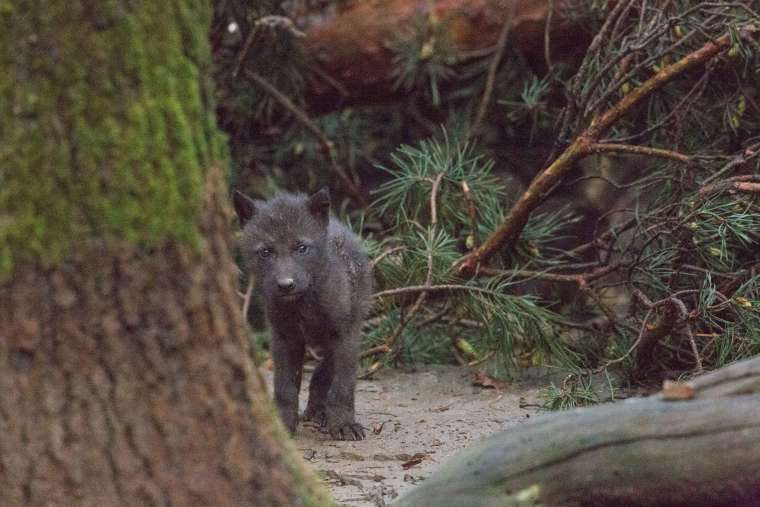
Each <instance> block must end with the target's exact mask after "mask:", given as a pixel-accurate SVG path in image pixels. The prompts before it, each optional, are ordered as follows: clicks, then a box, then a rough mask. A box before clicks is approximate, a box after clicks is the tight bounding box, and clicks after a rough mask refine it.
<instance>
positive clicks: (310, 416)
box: [301, 407, 327, 426]
mask: <svg viewBox="0 0 760 507" xmlns="http://www.w3.org/2000/svg"><path fill="white" fill-rule="evenodd" d="M301 420H302V421H309V422H313V423H314V424H316V425H318V426H325V425H326V424H327V413H326V412H325V409H324V407H322V408H312V407H306V410H304V412H303V414H302V415H301Z"/></svg>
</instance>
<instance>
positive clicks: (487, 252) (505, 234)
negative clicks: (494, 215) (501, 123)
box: [455, 25, 758, 276]
mask: <svg viewBox="0 0 760 507" xmlns="http://www.w3.org/2000/svg"><path fill="white" fill-rule="evenodd" d="M757 31H758V28H757V27H755V26H754V25H753V26H749V27H745V28H744V29H743V30H742V32H743V35H744V36H750V35H754V34H755V33H756V32H757ZM730 45H731V38H730V36H729V34H725V35H723V36H721V37H719V38H718V39H716V40H714V41H710V42H707V43H706V44H705V45H703V46H702V47H701V48H699V49H698V50H696V51H694V52H692V53H690V54H688V55H686V56H685V57H683V58H682V59H681V60H679V61H678V62H676V63H674V64H672V65H669V66H667V67H664V68H663V69H661V70H660V71H659V72H657V73H656V74H655V75H654V76H652V77H651V78H649V79H648V80H647V81H645V82H644V83H643V84H641V85H640V86H639V87H637V88H634V89H633V90H632V91H631V92H630V93H628V94H626V95H625V96H624V97H623V98H622V99H621V100H620V101H619V102H617V103H616V104H615V105H614V106H612V107H611V108H610V109H608V110H606V111H604V112H603V113H601V114H597V115H595V116H594V117H593V118H592V120H591V124H590V125H589V126H588V127H587V128H586V130H585V131H584V132H583V133H581V134H580V135H579V136H578V137H577V138H576V139H575V140H574V141H573V142H572V143H571V144H570V146H569V147H568V148H567V149H566V150H565V151H564V152H563V153H562V154H561V155H560V156H559V157H558V158H557V159H556V160H555V161H554V162H553V163H552V164H551V165H550V166H549V167H547V168H546V169H545V170H544V171H543V172H541V173H540V174H539V175H538V176H537V177H536V178H535V179H534V180H533V181H532V182H531V184H530V186H529V187H528V188H527V189H526V190H525V192H524V193H523V194H522V196H521V197H520V199H519V200H518V201H517V203H516V204H515V205H514V206H513V207H512V210H511V211H510V212H509V214H508V215H507V217H506V218H505V219H504V221H503V223H502V225H501V226H500V227H499V228H497V229H496V230H495V231H494V232H493V233H492V234H491V236H490V237H489V238H488V239H487V240H486V241H485V243H483V245H481V246H480V247H478V248H477V249H475V250H474V251H473V252H471V253H470V254H468V255H466V256H464V257H462V258H461V259H460V260H458V261H457V262H456V263H455V269H456V270H457V272H458V273H459V274H460V275H465V276H466V275H472V274H473V273H475V272H476V271H477V268H478V266H479V265H480V264H481V263H484V262H486V261H487V260H489V259H490V258H491V257H492V256H493V255H494V254H495V253H496V252H499V251H501V250H502V249H503V248H504V247H505V246H506V245H508V244H510V243H513V242H515V241H516V240H517V239H518V238H519V236H520V234H521V233H522V230H523V229H524V227H525V225H526V223H527V222H528V218H529V217H530V214H531V213H532V212H533V211H534V210H535V209H536V207H537V206H538V205H539V204H540V203H541V201H542V200H543V198H544V197H545V195H546V194H547V192H549V191H550V190H552V189H553V188H554V187H555V185H556V184H558V183H559V182H560V181H561V180H562V178H563V177H564V176H565V175H566V174H567V173H568V172H569V171H570V170H571V169H572V167H573V165H574V163H575V162H576V161H577V160H578V159H580V158H581V157H583V156H585V155H587V154H588V153H589V152H590V150H591V147H592V146H593V145H595V144H596V143H598V141H599V139H600V138H601V136H602V135H604V134H605V133H606V132H607V130H609V129H610V127H612V125H614V124H615V123H616V122H617V121H618V120H619V119H620V118H621V117H622V116H623V115H624V114H626V113H627V112H628V111H630V110H631V108H633V107H634V106H636V105H637V104H639V103H640V102H641V101H642V100H643V99H645V98H646V97H648V96H649V95H650V94H652V93H653V92H655V91H656V90H658V89H659V88H661V87H662V86H664V85H665V84H667V83H668V82H670V81H671V80H673V79H675V78H676V77H678V76H680V75H682V74H683V73H684V72H686V71H687V70H690V69H692V68H694V67H696V66H699V65H702V64H704V63H705V62H707V61H709V60H711V59H713V58H715V57H716V56H717V55H719V54H721V53H723V52H724V51H726V50H727V49H728V48H729V47H730Z"/></svg>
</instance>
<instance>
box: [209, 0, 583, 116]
mask: <svg viewBox="0 0 760 507" xmlns="http://www.w3.org/2000/svg"><path fill="white" fill-rule="evenodd" d="M572 10H573V7H572V5H570V3H569V2H566V1H560V0H557V1H556V2H551V1H548V0H542V1H533V0H506V1H505V0H485V1H483V0H446V1H436V2H420V1H417V0H381V1H377V2H355V1H352V2H344V3H341V4H340V5H338V6H331V7H330V8H325V6H324V4H322V3H309V2H296V3H294V4H292V5H289V6H288V7H286V8H285V11H284V12H283V14H285V15H287V17H288V18H289V19H290V20H292V23H290V22H284V21H283V20H281V19H280V20H278V19H270V18H273V17H265V18H261V19H260V20H259V21H258V22H257V23H255V24H254V25H252V26H250V27H249V26H248V25H247V23H245V22H244V21H243V20H242V18H241V17H240V15H239V14H236V11H235V10H234V9H231V8H230V9H228V11H229V12H228V13H226V15H225V16H224V17H223V21H224V22H223V23H221V24H220V25H219V28H218V29H217V30H216V32H215V34H216V35H215V34H214V33H212V41H213V40H214V39H215V38H216V39H218V38H219V37H220V35H219V34H220V33H221V32H222V31H224V30H226V27H227V23H228V22H229V21H231V20H232V19H233V18H234V19H235V20H236V21H238V22H240V23H241V29H242V34H243V40H242V41H241V42H240V47H239V48H237V50H238V51H239V53H238V57H241V56H242V57H245V56H250V55H253V54H254V53H257V52H258V53H261V48H262V47H267V46H269V45H271V44H274V43H275V42H274V41H275V40H276V39H279V40H278V41H277V42H276V43H277V44H282V43H283V40H284V39H285V38H283V34H282V31H283V30H285V31H288V30H289V31H293V33H294V34H296V35H297V37H296V38H297V39H298V42H297V43H296V44H295V45H294V46H293V48H292V49H291V50H290V51H288V52H287V53H289V54H290V56H291V57H294V58H297V59H298V60H299V61H301V62H305V63H306V67H307V68H308V71H309V74H310V79H309V80H308V85H307V87H306V89H305V90H303V92H304V93H305V98H306V104H307V107H308V110H309V111H311V112H312V113H325V112H329V111H331V110H334V109H336V108H340V107H343V106H346V105H350V104H366V103H368V102H370V103H376V102H377V101H378V100H384V99H391V98H397V97H398V96H399V95H401V94H404V93H406V92H408V90H404V89H403V87H399V86H398V73H399V67H400V65H399V64H400V59H403V58H404V57H403V54H405V53H408V52H409V51H411V55H412V57H413V56H414V54H416V55H417V57H418V58H419V60H420V61H422V62H424V61H425V60H431V59H439V60H440V63H441V64H443V65H445V66H447V67H451V68H452V69H455V68H457V67H458V66H459V64H462V63H466V62H468V61H472V60H473V59H477V58H483V57H490V55H491V54H494V53H495V52H496V51H497V45H501V46H504V45H505V44H506V46H507V47H512V48H514V49H516V50H517V51H519V52H520V53H521V54H523V55H524V56H525V59H526V60H527V61H528V62H529V63H530V64H531V66H533V67H534V68H535V69H536V70H538V71H540V72H545V71H546V66H547V58H546V57H547V55H548V57H549V59H550V60H548V61H549V62H554V63H558V62H564V63H568V64H569V65H570V66H571V67H576V66H577V65H578V64H579V63H580V61H581V59H582V58H583V55H584V53H585V50H586V48H587V47H588V44H589V42H590V40H591V34H590V33H589V32H588V31H586V30H585V29H584V28H583V27H582V26H580V25H579V23H578V22H577V19H576V20H572V19H568V18H574V17H577V13H575V14H573V13H572ZM275 18H279V16H276V17H275ZM547 22H548V24H549V27H548V28H549V29H548V30H547ZM243 25H245V26H243ZM505 31H506V32H508V34H509V41H506V40H504V41H503V42H500V40H499V39H500V34H502V33H503V32H505ZM265 33H266V34H265ZM547 41H548V42H549V47H550V51H546V50H545V49H544V46H545V43H546V42H547ZM502 49H503V47H502ZM295 53H300V54H299V55H298V56H297V57H296V56H295ZM281 56H282V55H281ZM242 57H241V58H240V60H242V59H243V58H242ZM249 63H252V68H253V69H256V70H258V71H259V72H262V69H259V68H258V67H257V65H256V62H249ZM259 63H260V62H259ZM421 66H424V63H422V64H421ZM275 70H276V69H275ZM304 70H306V69H304ZM271 72H274V71H273V70H271V69H267V71H266V73H267V74H271Z"/></svg>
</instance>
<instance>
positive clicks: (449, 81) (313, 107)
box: [211, 0, 760, 407]
mask: <svg viewBox="0 0 760 507" xmlns="http://www.w3.org/2000/svg"><path fill="white" fill-rule="evenodd" d="M756 7H757V6H756V5H755V6H753V5H752V4H751V3H738V2H733V3H721V4H716V3H711V2H695V1H668V2H643V3H642V2H630V1H621V2H606V1H605V2H599V1H595V0H588V1H567V2H564V1H563V2H559V1H557V2H552V1H546V2H506V3H504V4H502V3H500V2H498V1H495V0H494V1H486V2H472V1H468V0H459V1H452V2H435V3H429V4H424V5H423V4H417V3H414V2H408V1H401V0H397V1H391V2H384V3H378V4H374V3H368V2H342V1H333V2H329V1H315V2H259V3H257V4H256V5H255V6H251V5H250V4H249V3H248V2H238V1H234V0H229V1H220V2H216V9H215V14H214V24H213V28H212V32H211V43H212V51H213V59H214V65H215V70H214V76H215V80H216V87H217V97H218V106H217V117H218V120H219V123H220V125H221V126H222V128H223V129H224V130H225V131H226V133H227V134H228V136H229V139H230V142H231V147H232V157H233V160H232V166H233V170H232V186H233V187H234V188H236V189H240V190H243V191H245V192H247V193H248V194H250V195H252V196H254V197H258V198H266V197H269V196H271V195H273V194H274V193H276V192H278V191H280V190H290V191H304V192H310V191H314V190H317V189H318V188H320V187H321V186H324V185H328V186H329V187H330V189H331V191H332V195H333V201H334V202H333V205H334V209H335V210H337V212H338V214H340V215H341V216H342V217H343V218H344V219H345V220H346V221H348V222H349V223H351V225H352V226H353V227H354V229H355V230H357V231H359V232H361V234H362V235H363V237H364V238H365V239H366V245H367V247H368V249H369V251H370V253H371V257H372V259H373V260H372V262H373V265H374V269H375V275H376V284H377V287H376V289H377V294H376V297H375V300H376V301H375V302H376V304H375V306H374V310H373V313H372V317H371V318H370V320H369V322H368V323H367V325H366V326H365V334H364V346H363V348H364V352H363V359H364V367H365V375H371V374H372V372H374V371H376V370H378V369H379V368H382V367H384V366H386V365H399V364H407V365H408V364H414V363H417V362H444V363H451V362H458V363H461V364H469V365H472V366H477V367H481V368H483V370H484V371H487V372H488V373H489V374H493V375H497V374H498V375H510V374H513V373H514V372H515V371H516V369H518V368H520V367H525V366H531V365H552V366H556V367H558V368H559V369H560V370H561V371H563V372H565V373H567V374H569V376H568V377H567V378H566V381H565V382H563V383H562V385H561V386H559V387H553V388H552V389H550V391H549V392H548V396H547V404H548V405H549V406H557V407H559V406H572V405H574V404H582V403H587V402H592V401H594V400H596V399H598V393H596V392H595V391H594V390H593V389H592V388H591V383H590V379H591V378H592V377H595V376H599V375H602V376H603V378H605V379H606V382H607V383H608V385H609V386H625V385H630V384H631V383H634V384H637V383H641V382H645V383H646V382H649V381H658V380H660V379H662V378H664V377H673V376H679V375H682V374H690V373H694V372H699V371H702V370H704V369H711V368H715V367H718V366H721V365H723V364H725V363H727V362H730V361H734V360H736V359H738V358H742V357H747V356H751V355H753V354H757V353H758V352H760V287H759V284H758V267H759V266H760V253H759V252H760V249H758V242H760V206H759V205H760V201H758V193H760V175H758V167H760V166H759V165H758V159H759V155H760V129H759V127H760V105H759V102H760V95H759V94H758V92H757V90H758V89H760V87H758V79H759V78H760V67H759V66H758V57H757V55H758V42H757V23H758V14H757V10H756ZM247 283H248V281H247V280H242V281H241V292H243V293H245V292H246V287H248V289H249V291H250V286H248V285H247ZM249 318H250V321H251V323H252V324H253V326H254V329H255V330H256V341H257V344H258V349H259V351H263V353H265V351H266V346H267V334H266V330H265V329H263V327H262V325H263V318H262V315H261V313H260V310H259V309H258V307H257V304H256V302H255V301H254V302H253V304H252V305H250V312H249Z"/></svg>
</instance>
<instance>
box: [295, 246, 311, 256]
mask: <svg viewBox="0 0 760 507" xmlns="http://www.w3.org/2000/svg"><path fill="white" fill-rule="evenodd" d="M308 251H309V245H304V244H301V245H298V246H297V247H296V252H298V253H300V254H301V255H303V254H305V253H306V252H308Z"/></svg>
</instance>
